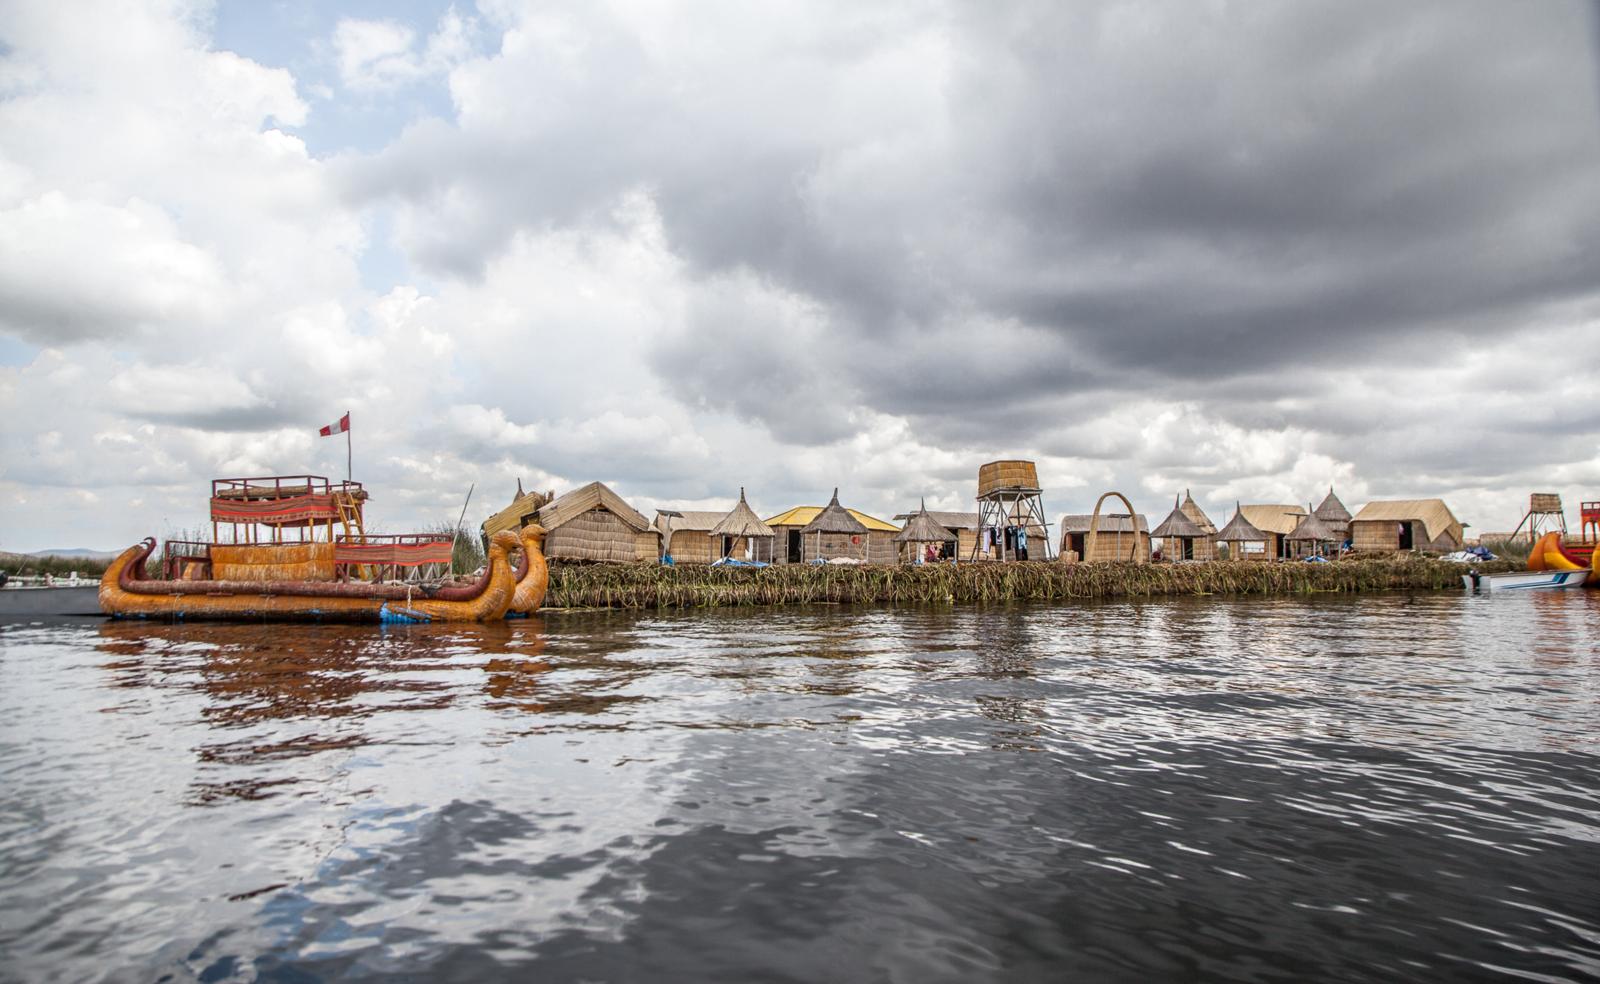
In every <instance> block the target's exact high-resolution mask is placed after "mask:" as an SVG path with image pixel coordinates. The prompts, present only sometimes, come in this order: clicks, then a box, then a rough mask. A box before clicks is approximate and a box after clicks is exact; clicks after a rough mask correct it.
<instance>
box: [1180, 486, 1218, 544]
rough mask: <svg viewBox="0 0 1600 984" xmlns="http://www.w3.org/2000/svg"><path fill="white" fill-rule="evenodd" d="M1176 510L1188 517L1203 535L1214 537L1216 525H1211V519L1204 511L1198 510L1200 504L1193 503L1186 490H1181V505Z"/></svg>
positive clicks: (1192, 498)
mask: <svg viewBox="0 0 1600 984" xmlns="http://www.w3.org/2000/svg"><path fill="white" fill-rule="evenodd" d="M1178 508H1180V509H1182V510H1183V514H1184V515H1185V516H1188V517H1189V521H1190V522H1192V523H1194V525H1196V526H1198V527H1200V529H1201V530H1202V531H1204V532H1205V533H1207V534H1210V535H1212V536H1215V534H1216V532H1217V524H1216V523H1213V522H1212V521H1211V517H1209V516H1207V515H1206V511H1205V510H1204V509H1201V508H1200V503H1198V502H1196V501H1194V496H1192V495H1190V494H1189V490H1188V489H1184V490H1183V505H1182V506H1179V507H1178Z"/></svg>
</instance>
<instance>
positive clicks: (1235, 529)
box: [1217, 502, 1271, 560]
mask: <svg viewBox="0 0 1600 984" xmlns="http://www.w3.org/2000/svg"><path fill="white" fill-rule="evenodd" d="M1217 542H1218V543H1226V544H1228V559H1229V560H1242V559H1243V558H1244V557H1245V555H1246V554H1249V555H1251V556H1252V557H1254V558H1255V559H1258V560H1264V559H1266V558H1268V557H1270V556H1271V555H1270V554H1268V553H1267V544H1268V534H1266V533H1263V532H1262V531H1261V530H1259V529H1257V528H1256V527H1255V526H1254V525H1253V524H1252V523H1251V522H1250V520H1248V519H1246V518H1245V515H1244V507H1243V506H1241V505H1239V504H1238V503H1237V502H1236V503H1234V505H1233V518H1232V519H1230V520H1228V525H1226V526H1224V527H1223V528H1222V529H1220V530H1218V531H1217ZM1252 545H1257V546H1252Z"/></svg>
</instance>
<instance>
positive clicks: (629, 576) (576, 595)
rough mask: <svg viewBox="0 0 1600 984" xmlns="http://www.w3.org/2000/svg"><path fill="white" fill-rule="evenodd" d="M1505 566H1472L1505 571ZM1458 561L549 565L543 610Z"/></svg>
mask: <svg viewBox="0 0 1600 984" xmlns="http://www.w3.org/2000/svg"><path fill="white" fill-rule="evenodd" d="M1516 566H1517V565H1515V564H1513V563H1511V562H1509V561H1492V562H1488V563H1485V564H1482V565H1480V566H1479V568H1478V569H1479V570H1480V571H1482V572H1484V573H1491V572H1495V571H1503V570H1512V569H1514V568H1515V567H1516ZM1461 570H1462V568H1461V565H1459V564H1453V563H1449V562H1446V561H1442V560H1436V559H1432V558H1427V557H1422V556H1419V555H1415V554H1404V555H1398V556H1394V557H1387V558H1368V559H1364V560H1339V561H1333V562H1330V563H1326V564H1247V563H1234V564H1230V563H1214V564H1135V563H1128V562H1095V563H1078V564H1064V563H1058V562H1053V561H1024V562H1019V563H1008V564H915V565H913V564H903V565H887V564H872V565H837V564H779V565H773V566H771V567H763V568H756V569H751V568H732V567H713V566H710V565H706V564H681V565H676V566H672V567H666V566H661V565H655V564H572V563H565V564H564V563H561V562H553V563H551V565H550V589H549V593H548V594H547V595H546V596H545V605H546V606H547V607H553V608H632V609H640V608H645V609H649V608H711V607H720V606H725V605H807V604H965V603H980V604H981V603H998V602H1008V601H1061V600H1067V599H1081V598H1149V597H1162V596H1174V595H1295V594H1316V593H1329V592H1331V593H1345V594H1354V593H1365V592H1373V591H1438V590H1447V589H1448V590H1459V589H1460V588H1461Z"/></svg>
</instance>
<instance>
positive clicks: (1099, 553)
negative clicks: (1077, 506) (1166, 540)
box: [1061, 513, 1150, 564]
mask: <svg viewBox="0 0 1600 984" xmlns="http://www.w3.org/2000/svg"><path fill="white" fill-rule="evenodd" d="M1093 522H1094V514H1093V513H1083V514H1069V515H1066V516H1062V517H1061V558H1062V559H1063V560H1072V559H1074V558H1076V559H1078V560H1082V561H1085V562H1088V563H1094V562H1097V561H1110V560H1124V561H1126V560H1132V561H1133V562H1135V563H1139V564H1144V563H1148V562H1149V560H1150V521H1149V520H1148V519H1146V518H1145V515H1144V513H1136V514H1134V515H1132V516H1130V515H1128V514H1127V513H1101V514H1100V529H1099V532H1098V533H1097V534H1096V536H1095V542H1094V547H1093V549H1092V550H1091V549H1089V542H1088V541H1089V527H1090V526H1091V525H1092V524H1093ZM1086 550H1087V552H1088V554H1089V556H1085V551H1086ZM1068 551H1071V553H1069V552H1068Z"/></svg>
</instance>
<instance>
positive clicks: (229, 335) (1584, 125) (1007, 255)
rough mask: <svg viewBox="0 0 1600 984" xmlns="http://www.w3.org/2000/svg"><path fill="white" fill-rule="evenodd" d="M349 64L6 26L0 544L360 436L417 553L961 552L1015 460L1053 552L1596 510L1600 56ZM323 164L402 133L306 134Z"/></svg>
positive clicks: (1266, 29)
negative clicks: (1269, 528)
mask: <svg viewBox="0 0 1600 984" xmlns="http://www.w3.org/2000/svg"><path fill="white" fill-rule="evenodd" d="M358 14H359V11H351V10H345V11H335V12H334V13H332V14H330V15H328V17H327V18H326V19H325V21H324V26H323V28H322V29H321V36H319V37H316V38H295V37H292V36H287V35H286V36H284V37H278V38H263V39H261V44H260V47H259V49H258V50H241V51H238V52H232V51H223V50H214V49H216V48H217V47H218V46H217V45H216V44H215V43H214V40H213V39H212V38H211V37H210V36H209V34H208V30H209V27H208V18H207V16H206V13H205V11H204V9H202V8H196V7H192V6H190V5H188V4H184V3H176V2H173V3H167V2H159V0H151V2H149V3H129V4H123V5H120V6H118V7H116V8H115V9H113V8H112V7H110V6H107V7H106V8H103V9H100V8H91V9H89V10H87V11H85V10H84V9H83V8H81V7H75V8H74V9H72V10H67V9H66V8H62V9H60V10H57V9H56V8H54V7H51V6H49V5H38V4H36V5H31V6H30V5H22V6H17V5H13V6H12V7H9V8H7V9H6V10H5V12H4V13H3V14H0V38H4V41H5V46H6V47H5V49H4V51H5V53H4V54H3V55H0V132H4V133H5V134H6V140H5V141H4V142H3V145H0V334H4V335H5V336H7V337H8V338H11V339H18V340H21V341H20V343H19V344H18V345H17V346H15V351H17V352H19V353H20V354H18V355H15V356H10V355H7V356H6V357H7V358H8V359H9V360H10V361H11V362H12V363H14V364H10V365H4V366H0V408H3V409H4V410H5V416H6V420H5V421H4V422H0V437H3V439H4V442H5V450H6V454H5V455H4V456H3V458H4V460H3V462H0V494H4V495H6V496H8V497H9V498H10V499H12V500H15V499H16V497H18V496H20V497H22V498H24V499H27V500H28V503H29V505H28V509H29V510H30V511H31V512H30V514H29V516H28V517H27V518H26V519H24V520H17V519H13V518H10V517H9V516H8V517H7V523H8V524H9V525H0V536H15V535H17V533H18V532H19V531H20V530H22V529H24V528H25V527H43V528H48V527H49V526H50V524H51V523H52V522H54V523H58V524H59V523H64V522H67V521H68V518H69V517H70V519H71V521H72V522H74V523H78V522H80V521H83V520H84V514H83V513H82V512H81V511H79V512H72V513H68V512H66V511H65V509H66V507H65V506H61V507H59V509H58V510H57V511H55V512H51V510H52V509H57V507H53V506H47V505H40V504H41V503H50V502H57V501H64V497H63V496H60V495H57V494H56V491H59V490H60V489H64V488H71V487H74V486H75V485H78V484H81V483H83V482H85V481H89V480H91V478H92V480H93V481H95V482H98V483H104V484H103V485H97V486H96V488H102V487H103V488H105V489H107V490H114V489H116V488H118V487H119V483H120V487H126V488H138V489H139V490H140V491H139V492H138V494H137V495H132V494H130V495H129V496H128V498H129V499H132V498H138V499H139V500H140V501H141V502H143V503H145V505H143V506H141V507H139V509H138V510H130V511H129V512H128V513H127V514H126V515H125V516H124V517H122V521H123V522H124V523H126V524H128V525H130V526H131V525H133V524H135V523H142V524H151V523H159V522H162V521H165V520H167V519H170V520H172V521H173V522H179V520H177V519H175V518H174V516H176V515H180V514H182V510H185V509H189V508H193V507H192V506H190V505H186V504H185V503H189V502H196V503H197V502H199V493H198V492H197V491H196V489H198V488H199V486H200V485H201V484H202V483H203V481H204V478H205V477H207V476H208V475H210V474H213V473H217V472H220V471H227V470H246V471H249V470H260V471H284V472H292V471H300V470H306V469H310V470H320V471H323V472H326V473H330V474H339V473H342V470H343V468H344V447H343V444H342V442H339V441H320V440H317V439H315V437H314V429H315V427H316V426H318V425H320V424H322V423H326V422H327V420H329V419H332V418H333V417H334V416H336V415H337V414H338V413H340V412H343V411H344V410H350V411H352V413H353V415H354V420H355V421H356V430H355V432H354V434H353V435H352V442H353V446H354V451H355V460H356V465H357V469H358V471H359V472H360V474H361V476H362V477H364V478H366V479H368V480H369V481H370V482H371V484H372V485H373V487H374V489H375V490H377V494H378V500H377V506H376V507H375V510H376V513H375V515H377V516H378V517H379V521H380V522H383V523H385V524H386V525H387V526H388V527H389V528H391V529H393V528H403V527H404V526H406V525H408V524H412V523H414V522H420V521H425V520H427V521H431V520H433V519H435V518H437V517H439V516H446V518H448V519H453V514H454V511H455V510H457V509H459V503H460V499H461V496H462V495H463V494H464V492H465V486H467V485H469V484H472V483H474V482H476V483H478V485H479V486H480V487H481V488H483V489H484V490H485V491H484V492H482V493H480V494H479V495H478V497H477V498H475V499H474V502H475V503H479V504H483V505H484V508H485V510H486V511H487V510H488V509H489V508H492V507H494V506H498V505H500V504H502V503H501V500H502V499H503V498H505V497H506V496H507V495H508V494H509V491H510V490H511V489H513V488H514V487H515V479H516V478H517V477H519V476H520V477H522V478H523V479H524V480H525V482H526V483H527V484H528V485H529V486H530V487H549V486H557V487H568V486H570V485H575V484H579V483H581V482H584V481H588V480H591V479H594V478H602V479H605V480H607V481H612V482H614V483H615V484H616V486H617V487H618V488H619V490H621V491H622V492H623V493H624V494H625V495H628V496H630V497H632V499H633V500H634V501H635V502H636V503H637V504H639V505H640V506H641V507H644V508H649V507H651V506H653V505H656V504H682V503H685V502H692V503H696V504H708V503H716V504H725V503H730V502H731V501H732V497H734V496H736V494H737V488H738V487H739V486H740V485H744V486H746V487H748V488H749V489H750V493H751V496H752V498H753V499H754V500H755V501H757V502H758V503H760V504H763V505H759V506H758V508H762V509H766V508H768V507H770V508H771V510H772V511H773V512H775V511H777V509H780V508H784V507H786V506H788V505H793V504H795V503H798V502H819V501H820V499H821V498H823V497H825V495H826V493H827V491H828V490H829V489H831V488H832V487H833V486H834V485H836V484H837V485H840V486H842V488H843V490H844V494H845V495H846V497H847V498H848V499H849V500H850V501H851V504H852V505H855V506H857V507H858V508H864V509H867V510H869V511H876V512H877V513H881V514H885V515H892V514H893V513H894V512H899V511H903V510H904V509H906V508H908V507H909V506H910V505H912V504H913V502H914V499H915V497H918V496H921V495H924V494H926V495H927V496H928V499H929V504H930V506H940V507H944V508H960V507H963V506H967V505H970V502H971V496H972V491H973V490H972V485H973V481H974V477H975V473H976V469H977V466H978V464H980V463H981V462H983V461H985V460H989V459H992V458H998V457H1004V456H1024V457H1033V458H1035V459H1037V460H1038V461H1039V464H1040V470H1041V474H1042V476H1043V477H1044V478H1045V480H1046V484H1047V496H1046V504H1047V507H1049V508H1050V509H1051V510H1052V511H1058V510H1059V511H1067V510H1077V509H1087V508H1088V507H1089V506H1092V504H1093V500H1094V498H1095V497H1097V496H1098V494H1099V492H1100V491H1103V490H1105V489H1107V488H1117V489H1120V490H1122V491H1126V492H1129V493H1130V494H1132V495H1134V496H1136V504H1137V505H1139V506H1140V508H1141V509H1149V510H1150V511H1151V512H1154V513H1164V511H1165V501H1166V497H1167V496H1169V495H1171V494H1173V493H1174V492H1176V491H1178V490H1180V489H1181V488H1184V487H1191V488H1192V489H1193V491H1194V493H1195V494H1196V496H1197V497H1198V498H1200V499H1201V501H1202V502H1204V503H1205V504H1206V505H1207V507H1208V508H1209V509H1211V510H1212V512H1213V513H1214V514H1217V513H1221V512H1223V511H1224V510H1225V508H1226V507H1227V506H1228V505H1231V503H1232V501H1233V499H1234V498H1236V497H1238V498H1245V499H1251V498H1257V499H1270V500H1276V501H1286V502H1289V501H1300V500H1302V499H1304V498H1306V497H1308V496H1317V495H1320V494H1321V493H1322V492H1324V491H1325V487H1326V486H1327V485H1328V484H1329V483H1332V484H1335V485H1336V486H1338V487H1339V490H1340V492H1341V494H1344V495H1345V496H1346V501H1347V502H1349V503H1350V504H1351V505H1353V506H1354V505H1357V504H1359V502H1360V501H1361V500H1362V499H1363V497H1365V496H1401V495H1404V496H1412V495H1426V494H1442V495H1445V496H1447V497H1449V498H1451V499H1452V501H1453V502H1457V503H1459V504H1460V507H1461V509H1462V510H1463V511H1464V512H1466V511H1470V512H1471V513H1474V514H1476V515H1468V516H1467V518H1468V519H1469V521H1472V522H1474V523H1475V525H1477V526H1478V527H1479V528H1482V527H1485V526H1497V525H1506V526H1510V525H1514V522H1515V519H1516V517H1517V516H1518V515H1520V504H1521V502H1522V501H1524V500H1525V495H1526V492H1527V491H1528V490H1529V489H1531V488H1533V487H1540V488H1543V487H1546V486H1549V487H1553V488H1559V489H1560V490H1561V491H1562V492H1563V493H1564V494H1565V495H1567V496H1568V497H1569V498H1571V499H1573V500H1574V501H1575V500H1576V498H1577V497H1579V496H1580V495H1582V494H1584V493H1588V494H1591V495H1592V494H1593V489H1592V488H1586V487H1585V483H1591V484H1592V483H1595V482H1600V465H1597V464H1596V463H1597V462H1600V445H1597V443H1596V440H1595V437H1594V434H1595V433H1596V430H1597V425H1600V418H1597V417H1596V414H1595V413H1594V412H1591V411H1589V410H1587V409H1586V408H1587V407H1588V406H1589V404H1590V403H1591V402H1592V400H1590V399H1589V394H1588V393H1587V387H1588V385H1589V383H1588V381H1587V379H1586V377H1585V376H1584V375H1583V373H1582V372H1574V371H1571V369H1572V368H1573V367H1580V365H1579V364H1580V362H1581V357H1582V353H1585V352H1589V351H1593V350H1594V348H1595V346H1596V344H1600V265H1597V264H1600V261H1597V260H1596V259H1595V257H1597V256H1600V248H1597V247H1600V241H1597V239H1600V184H1597V183H1596V182H1595V181H1594V178H1593V176H1594V174H1595V173H1600V169H1597V165H1600V110H1597V101H1596V100H1597V95H1600V88H1597V86H1596V84H1595V81H1596V79H1597V78H1600V75H1597V72H1596V61H1597V60H1596V55H1595V45H1594V38H1595V33H1594V32H1595V29H1596V22H1595V20H1594V15H1593V13H1592V8H1591V7H1585V6H1583V5H1580V4H1577V3H1560V2H1556V3H1548V4H1540V5H1536V6H1530V7H1525V8H1524V7H1517V8H1507V7H1505V6H1502V5H1494V4H1488V3H1483V4H1477V3H1468V4H1465V5H1462V4H1458V3H1424V4H1413V5H1408V6H1405V7H1395V6H1393V5H1388V4H1378V3H1354V4H1351V3H1338V2H1331V0H1330V2H1316V3H1308V4H1300V5H1297V6H1296V7H1294V8H1277V7H1270V6H1268V7H1244V6H1239V5H1234V4H1209V5H1199V6H1187V7H1182V8H1162V7H1157V6H1151V5H1148V4H1145V3H1139V2H1132V0H1128V2H1122V0H1106V2H1101V3H1094V4H1077V5H1066V6H1064V5H1060V4H1052V3H1042V2H1040V3H1021V4H1013V5H1008V6H1006V7H1005V8H1003V9H997V8H992V7H981V8H980V7H974V6H970V5H962V4H951V3H944V2H938V0H910V2H905V3H900V4H895V5H893V6H888V5H875V6H870V7H864V6H862V5H860V4H848V3H842V2H838V3H828V2H824V3H821V4H818V3H813V2H806V3H801V2H794V3H778V4H766V5H762V6H760V7H752V6H751V5H748V4H742V3H736V2H732V0H727V2H714V3H710V4H706V5H702V6H701V7H699V8H697V12H696V15H695V16H694V17H684V16H682V14H681V12H680V11H676V10H673V9H670V8H661V7H656V6H653V5H648V4H644V5H640V4H627V3H606V2H600V3H571V4H566V3H554V4H550V3H540V4H524V3H519V2H513V0H493V2H491V0H482V2H479V3H477V4H476V5H474V6H468V5H467V4H460V5H459V6H458V8H451V9H450V10H449V11H447V12H446V13H445V14H444V15H443V16H442V17H440V18H438V19H437V20H436V21H434V22H420V21H406V20H403V19H400V17H401V15H400V14H399V13H398V12H386V15H387V16H390V17H392V18H393V19H390V20H371V19H363V18H362V17H360V16H358ZM297 45H298V46H299V47H298V48H297V47H296V46H297ZM297 51H299V52H300V53H299V54H296V52H297ZM330 54H331V62H330V61H329V56H330ZM309 65H315V69H314V70H313V69H310V68H308V66H309ZM282 66H291V67H292V70H291V67H282ZM317 71H325V72H326V73H327V74H325V75H323V76H320V77H319V76H317V75H316V72H317ZM334 73H337V79H335V76H334ZM334 81H337V83H338V87H337V88H336V89H335V90H334V91H337V92H342V94H343V96H344V97H345V98H341V99H340V100H338V101H337V102H338V105H337V106H331V105H329V104H328V103H327V102H325V101H318V102H317V103H316V104H315V105H314V106H308V105H307V103H306V102H305V101H304V99H303V98H302V93H311V92H316V91H319V89H318V87H319V86H322V85H323V84H324V83H332V82H334ZM443 92H448V96H449V103H448V105H445V104H443V103H441V102H440V101H439V100H440V99H441V98H442V96H441V95H440V93H443ZM318 114H324V115H322V116H319V115H318ZM346 119H349V120H355V121H360V122H363V123H364V124H370V125H371V126H374V127H376V126H379V125H380V124H381V125H389V124H390V123H392V122H393V121H399V123H397V124H395V126H394V129H393V130H392V132H390V133H389V134H388V137H387V139H376V138H374V137H373V136H372V134H370V133H367V132H366V131H365V130H363V132H362V133H361V134H360V139H359V140H357V139H352V140H351V141H350V145H352V146H361V147H372V146H377V147H378V149H376V150H371V151H366V150H363V151H356V150H349V151H345V152H340V153H313V152H312V151H310V150H308V148H307V146H306V144H305V143H304V142H303V141H302V139H301V138H300V137H299V136H297V133H299V132H302V128H305V127H307V126H312V127H315V126H316V125H318V124H319V123H320V124H323V125H324V126H330V125H332V126H336V125H337V124H336V123H329V121H330V120H334V121H338V120H346ZM352 125H353V124H352ZM334 136H336V134H335V135H334ZM327 142H328V135H327V134H324V139H323V140H321V141H319V143H318V144H317V146H324V145H326V143H327ZM334 142H335V143H336V141H334ZM376 271H381V272H376ZM363 276H365V277H366V278H367V279H368V281H369V282H367V283H363ZM11 351H13V348H9V347H8V348H3V349H0V352H11ZM1562 367H1565V369H1563V368H1562ZM1580 368H1581V367H1580ZM63 393H70V394H72V396H71V398H70V399H63V398H62V395H61V394H63ZM38 407H50V408H51V410H52V413H51V419H50V421H49V422H48V424H47V425H41V424H40V423H39V422H38V418H37V416H36V414H35V413H34V410H35V408H38ZM50 435H53V436H50ZM52 490H56V491H52ZM108 494H114V493H108ZM475 508H476V506H475ZM447 514H448V515H447ZM52 517H53V518H52ZM1496 517H1498V518H1496ZM469 518H470V517H469ZM1214 518H1217V516H1216V515H1214ZM74 528H83V529H86V530H101V531H111V530H113V525H112V524H111V523H110V522H109V521H107V520H104V519H98V520H94V521H92V522H90V525H89V526H85V527H74ZM116 532H117V536H116V538H115V539H116V540H121V539H125V538H127V536H128V535H129V534H130V533H132V532H138V531H136V530H123V529H121V528H116ZM107 535H109V532H108V534H107ZM47 539H59V537H55V536H53V535H52V536H51V537H47ZM90 545H97V544H90Z"/></svg>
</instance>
